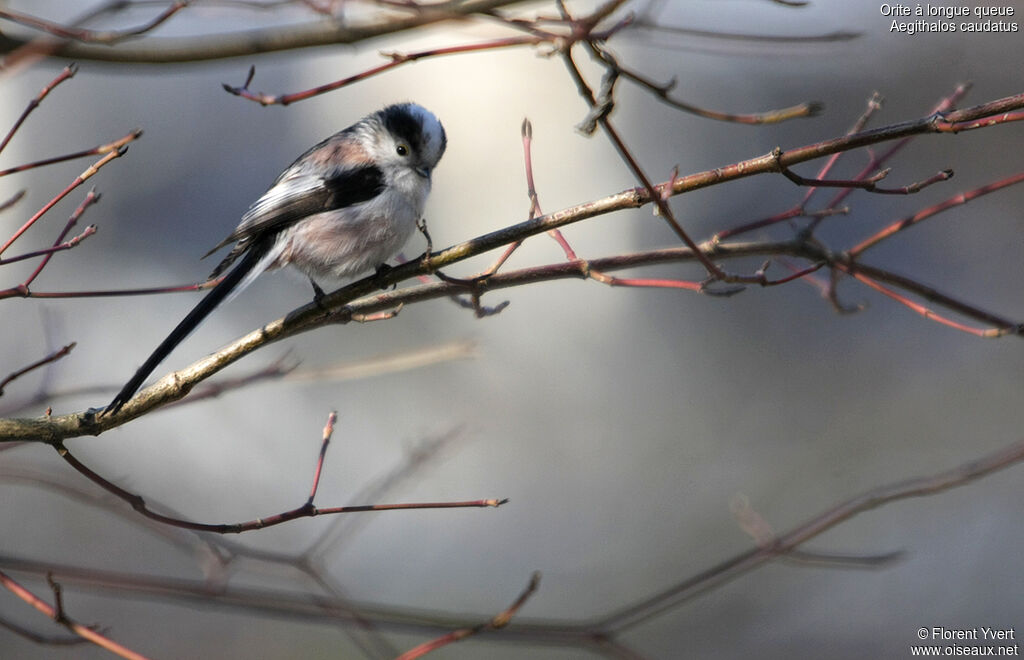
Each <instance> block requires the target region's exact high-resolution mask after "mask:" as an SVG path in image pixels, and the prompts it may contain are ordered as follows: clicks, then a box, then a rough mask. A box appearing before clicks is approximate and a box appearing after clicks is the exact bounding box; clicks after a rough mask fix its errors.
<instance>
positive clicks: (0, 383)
mask: <svg viewBox="0 0 1024 660" xmlns="http://www.w3.org/2000/svg"><path fill="white" fill-rule="evenodd" d="M75 344H76V342H71V343H70V344H68V345H66V346H64V347H63V348H61V349H59V350H56V351H54V352H53V353H50V354H49V355H47V356H46V357H44V358H43V359H41V360H37V361H35V362H33V363H32V364H30V365H28V366H27V367H24V368H22V369H19V370H18V371H15V372H14V373H12V374H10V375H8V376H7V377H6V378H4V379H3V380H0V396H3V395H4V388H5V387H7V386H8V385H10V384H11V382H12V381H14V380H17V379H18V378H21V377H22V376H24V375H25V374H27V373H29V372H30V371H34V370H36V369H38V368H39V367H43V366H46V365H47V364H50V363H51V362H56V361H57V360H59V359H61V358H62V357H64V356H65V355H67V354H68V353H70V352H71V351H72V349H74V347H75Z"/></svg>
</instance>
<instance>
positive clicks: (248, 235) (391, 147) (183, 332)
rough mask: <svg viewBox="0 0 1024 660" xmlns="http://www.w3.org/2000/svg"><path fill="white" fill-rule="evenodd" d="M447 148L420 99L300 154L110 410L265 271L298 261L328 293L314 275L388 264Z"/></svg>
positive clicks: (381, 113)
mask: <svg viewBox="0 0 1024 660" xmlns="http://www.w3.org/2000/svg"><path fill="white" fill-rule="evenodd" d="M446 144H447V138H446V136H445V132H444V127H443V126H441V122H440V121H438V119H437V117H435V116H434V115H433V114H432V113H431V112H429V111H428V110H426V109H425V108H423V107H422V106H419V105H416V104H415V103H400V104H397V105H391V106H388V107H386V108H384V109H383V110H379V111H377V112H375V113H373V114H371V115H367V116H366V117H364V118H362V119H360V120H359V121H358V122H356V123H355V124H353V125H351V126H349V127H348V128H346V129H345V130H343V131H341V132H340V133H335V134H334V135H332V136H331V137H329V138H327V139H326V140H324V141H323V142H321V143H320V144H318V145H316V146H315V147H313V148H312V149H310V150H309V151H307V152H306V153H304V154H302V155H301V156H299V158H298V160H296V161H295V162H294V163H292V164H291V165H290V166H289V167H288V168H287V169H286V170H285V171H284V172H282V173H281V175H280V176H279V177H278V178H277V180H276V181H274V184H273V185H272V186H271V187H270V189H269V190H267V192H265V193H263V196H262V197H260V198H259V199H257V200H256V202H255V203H254V204H253V205H252V206H251V207H249V210H248V211H246V213H245V215H243V216H242V221H241V222H240V223H239V224H238V227H236V228H235V230H234V231H233V232H231V235H229V236H228V237H227V238H225V239H224V240H223V241H221V242H220V243H219V244H217V246H215V247H214V248H213V250H210V252H208V253H207V255H206V256H209V255H210V254H212V253H213V252H215V251H217V250H219V249H220V248H222V247H224V246H226V245H229V244H231V243H234V244H235V245H234V247H233V248H232V249H231V251H230V252H229V253H228V255H227V256H226V257H225V258H224V260H223V261H221V262H220V264H219V265H218V266H217V268H215V269H214V271H213V273H212V274H211V275H210V279H214V278H216V277H219V276H220V275H221V274H222V273H224V272H225V271H227V275H225V276H224V279H223V280H221V282H220V283H219V284H217V285H216V286H215V287H214V288H213V289H212V290H211V291H210V292H209V293H208V294H206V297H204V298H203V299H202V300H201V301H200V302H199V304H198V305H196V306H195V308H194V309H193V310H192V311H191V312H189V313H188V316H186V317H185V318H184V319H183V320H182V321H181V323H179V324H178V326H177V327H176V328H174V330H172V331H171V334H170V335H168V337H167V338H166V339H164V341H163V343H161V344H160V345H159V346H158V347H157V348H156V350H155V351H153V354H152V355H150V356H149V359H147V360H146V362H145V363H144V364H143V365H142V366H141V367H139V370H138V371H136V372H135V375H134V376H132V378H131V380H129V381H128V382H127V383H126V384H125V386H124V387H123V388H121V391H120V392H118V393H117V396H115V397H114V400H113V401H111V402H110V404H109V405H108V406H107V408H106V412H108V413H115V412H117V411H118V410H120V409H121V407H122V406H123V405H124V404H125V402H127V401H128V400H129V399H130V398H132V396H133V395H134V394H135V392H136V391H137V390H138V389H139V387H140V386H141V385H142V383H143V381H144V380H146V378H147V377H148V376H149V375H150V374H151V373H152V372H153V370H154V369H156V367H157V365H159V364H160V362H162V361H163V359H164V358H166V357H167V356H168V355H169V354H170V352H171V351H173V350H174V347H175V346H177V345H178V344H180V343H181V342H182V341H183V340H184V339H185V337H187V336H188V335H189V333H191V332H192V331H193V330H195V328H196V327H197V326H198V325H199V324H200V323H201V322H202V321H203V319H205V318H206V317H207V316H208V315H209V314H210V312H212V311H213V310H214V308H215V307H217V305H219V304H220V303H221V302H223V301H224V300H225V299H227V298H228V296H229V294H231V293H232V292H237V291H240V290H242V289H243V288H245V287H246V286H247V285H248V284H249V283H250V282H252V281H253V280H254V279H255V278H256V276H258V275H259V274H260V273H262V272H263V271H265V270H273V269H276V268H281V267H283V266H293V267H295V268H297V269H298V270H300V271H302V272H303V273H305V274H306V275H308V276H309V278H310V281H311V282H313V288H314V291H315V293H316V295H317V297H319V296H320V295H321V294H322V291H321V290H320V288H319V286H317V284H316V280H315V278H318V277H319V278H324V277H328V278H335V279H336V278H344V277H350V276H353V275H358V274H359V273H362V272H365V271H369V270H372V269H374V268H377V267H379V266H382V265H383V264H384V263H385V262H386V261H387V260H388V259H389V258H391V257H392V256H394V254H395V253H396V252H398V250H399V248H401V247H402V245H403V244H404V243H405V241H406V240H407V239H408V238H409V235H410V234H411V233H412V231H413V229H414V228H415V227H416V223H417V222H419V220H420V217H421V215H422V213H423V206H424V204H425V203H426V200H427V194H428V193H429V192H430V175H431V173H432V172H433V170H434V167H436V166H437V163H438V161H439V160H441V156H442V155H443V154H444V150H445V146H446ZM232 266H233V267H232ZM229 268H230V270H228V269H229Z"/></svg>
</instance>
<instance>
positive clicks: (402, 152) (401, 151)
mask: <svg viewBox="0 0 1024 660" xmlns="http://www.w3.org/2000/svg"><path fill="white" fill-rule="evenodd" d="M395 151H397V152H398V155H399V156H408V155H409V147H407V146H405V145H404V144H400V145H398V148H397V149H395Z"/></svg>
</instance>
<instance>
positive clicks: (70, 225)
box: [21, 188, 100, 289]
mask: <svg viewBox="0 0 1024 660" xmlns="http://www.w3.org/2000/svg"><path fill="white" fill-rule="evenodd" d="M98 201H100V195H99V193H97V192H96V190H95V188H94V189H93V190H90V191H89V192H88V193H86V195H85V199H83V200H82V203H81V204H79V205H78V208H76V209H75V210H74V212H73V213H72V214H71V217H69V218H68V221H67V223H65V224H64V229H63V230H62V231H61V233H60V235H58V236H57V240H55V241H54V243H53V246H52V247H51V248H50V252H49V254H47V255H46V256H44V257H43V260H42V261H40V262H39V265H38V266H36V268H35V270H33V271H32V274H31V275H29V276H28V277H27V278H25V281H24V282H22V283H21V286H23V287H24V288H25V289H28V287H30V286H31V285H32V282H34V281H35V279H36V278H37V277H39V273H41V272H43V269H44V268H46V264H48V263H50V259H52V258H53V252H55V251H57V250H58V249H59V248H62V246H65V245H66V246H67V247H66V248H63V249H71V248H73V247H74V246H75V245H77V244H78V243H79V242H80V241H82V240H83V239H84V238H85V237H87V236H91V235H92V234H94V233H96V227H95V226H90V227H87V228H86V230H85V231H84V232H82V233H81V234H80V235H78V236H76V237H75V238H73V239H71V240H70V241H67V242H66V243H63V242H62V241H64V239H65V238H66V237H67V235H68V233H70V232H71V230H72V229H74V227H75V225H76V224H78V219H79V218H81V217H82V214H83V213H85V211H86V209H88V208H89V207H90V206H92V205H93V204H95V203H96V202H98Z"/></svg>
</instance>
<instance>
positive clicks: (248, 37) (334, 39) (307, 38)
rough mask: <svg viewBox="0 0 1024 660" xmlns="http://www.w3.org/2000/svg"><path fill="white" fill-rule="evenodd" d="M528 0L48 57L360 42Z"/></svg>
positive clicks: (79, 46)
mask: <svg viewBox="0 0 1024 660" xmlns="http://www.w3.org/2000/svg"><path fill="white" fill-rule="evenodd" d="M521 1H522V0H448V1H447V2H438V3H433V4H431V5H430V6H429V7H422V8H421V9H420V10H418V11H414V12H412V13H411V14H410V15H409V16H405V17H396V16H394V15H392V14H387V15H384V16H382V17H380V18H376V19H374V20H372V21H370V22H367V23H364V24H357V25H350V24H347V23H342V22H341V21H324V20H318V21H315V22H310V23H306V24H303V25H295V26H288V27H275V28H264V29H256V30H244V31H237V32H231V33H228V34H216V35H212V36H198V37H146V38H145V39H143V40H141V41H139V42H138V43H137V44H118V45H116V46H114V47H111V46H110V45H105V44H96V43H82V42H77V41H73V40H70V41H66V42H65V43H62V44H58V45H56V46H55V47H54V48H53V49H52V50H50V51H49V52H47V53H46V54H47V55H53V56H57V57H65V58H70V59H74V60H79V61H82V60H95V61H103V62H122V63H127V62H134V63H148V64H167V63H175V62H179V63H180V62H199V61H206V60H216V59H225V58H229V57H240V56H243V55H257V54H260V53H272V52H280V51H285V50H298V49H302V48H314V47H318V46H329V45H340V44H355V43H360V42H364V41H369V40H371V39H375V38H379V37H383V36H386V35H390V34H397V33H399V32H405V31H408V30H412V29H415V28H420V27H425V26H427V25H432V24H435V23H440V22H444V21H456V20H460V19H463V18H465V17H467V16H471V15H473V14H478V13H481V12H486V11H489V10H492V9H496V8H498V7H502V6H505V5H511V4H517V3H518V2H521ZM3 41H4V42H5V43H4V44H3V48H2V50H4V51H12V50H15V49H16V48H18V47H21V46H24V45H26V44H28V43H31V41H30V40H26V39H22V38H17V37H12V36H10V35H4V39H3Z"/></svg>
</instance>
